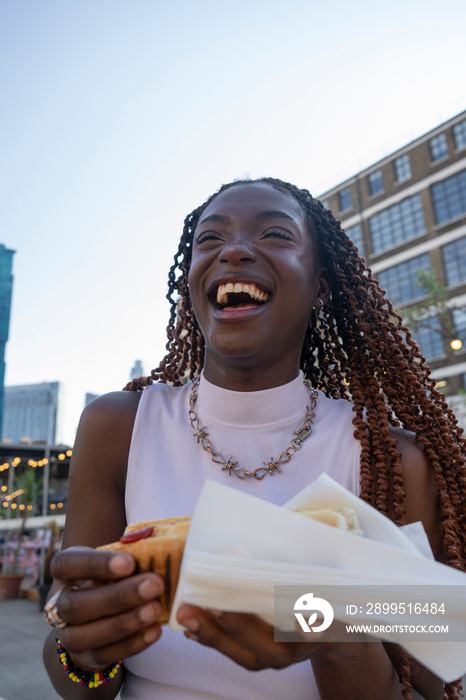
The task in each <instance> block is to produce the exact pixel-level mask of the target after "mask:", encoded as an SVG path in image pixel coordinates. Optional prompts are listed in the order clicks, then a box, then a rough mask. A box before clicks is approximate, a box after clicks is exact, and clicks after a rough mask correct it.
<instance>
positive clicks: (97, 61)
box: [0, 0, 466, 444]
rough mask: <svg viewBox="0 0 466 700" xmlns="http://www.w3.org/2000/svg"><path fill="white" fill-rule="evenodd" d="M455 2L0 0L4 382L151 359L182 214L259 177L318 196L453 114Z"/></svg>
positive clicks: (460, 69) (461, 105)
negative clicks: (7, 286)
mask: <svg viewBox="0 0 466 700" xmlns="http://www.w3.org/2000/svg"><path fill="white" fill-rule="evenodd" d="M465 28H466V3H464V2H463V1H462V0H444V2H442V3H439V2H438V1H437V0H435V1H433V0H424V1H423V2H420V1H418V0H392V1H391V2H390V3H374V2H368V1H366V2H361V1H358V0H355V1H354V2H352V3H348V2H342V1H340V0H336V1H334V2H332V0H327V2H325V3H324V2H315V1H314V0H307V1H304V0H287V2H286V3H285V2H283V1H282V0H281V1H280V2H278V1H276V0H235V2H231V1H230V0H228V1H222V0H196V2H194V1H188V0H178V1H174V2H166V1H164V2H162V1H160V0H66V1H65V0H1V2H0V94H1V102H2V109H1V110H0V163H1V168H0V222H1V223H0V225H1V229H0V231H1V233H0V243H3V244H4V245H6V246H7V247H8V248H12V249H14V250H15V251H16V253H15V255H14V263H13V274H14V288H13V300H12V309H11V322H10V338H9V341H8V343H7V350H6V363H7V366H6V377H5V384H6V386H11V385H17V384H26V383H36V382H43V381H60V382H61V383H62V385H63V395H62V408H61V416H60V427H59V433H58V436H57V437H58V439H59V440H61V441H63V442H65V443H67V444H72V443H73V441H74V437H75V432H76V427H77V424H78V421H79V416H80V413H81V411H82V409H83V407H84V397H85V394H86V392H92V393H96V394H101V393H104V392H108V391H115V390H120V389H121V388H122V386H123V385H124V384H125V383H126V382H127V381H128V379H129V372H130V369H131V367H132V366H133V364H134V361H135V360H136V359H140V360H141V361H142V363H143V367H144V370H145V373H147V374H148V373H149V372H150V370H151V369H152V368H153V367H155V366H157V364H158V362H159V361H160V359H161V358H162V356H163V354H164V347H165V343H166V332H165V329H166V325H167V321H168V312H169V306H168V302H167V301H166V300H165V294H166V290H167V273H168V268H169V266H170V265H171V262H172V259H173V255H174V253H175V251H176V248H177V243H178V239H179V236H180V235H181V231H182V226H183V220H184V217H185V216H186V215H187V214H188V213H189V212H190V211H191V210H192V209H194V208H195V207H197V206H198V205H199V204H201V203H202V202H203V201H204V200H205V199H206V198H207V197H208V196H210V195H211V194H212V193H213V192H215V191H216V190H217V189H218V188H219V187H220V185H221V184H222V183H224V182H229V181H231V180H233V179H235V178H240V177H244V176H249V177H260V176H264V175H271V176H274V177H279V178H281V179H283V180H288V181H290V182H293V183H294V184H296V185H298V186H299V187H305V188H307V189H309V190H310V191H311V192H312V193H313V194H314V195H315V196H318V195H319V194H321V193H322V192H324V191H325V190H326V189H329V188H330V187H333V186H335V185H337V184H338V183H340V182H342V181H343V180H345V179H346V178H348V177H350V176H351V175H353V174H354V173H356V172H358V171H359V170H361V169H363V168H365V167H367V166H369V165H370V164H371V163H373V162H375V161H377V160H379V159H380V158H383V157H384V156H386V155H388V154H389V153H391V152H393V151H394V150H396V149H397V148H400V147H402V146H403V145H405V144H406V143H409V142H410V141H411V140H413V139H415V138H417V137H418V136H420V135H422V134H423V133H425V132H426V131H428V130H430V129H432V128H435V127H436V126H437V125H438V124H440V123H441V122H443V121H446V120H447V119H449V118H450V117H452V116H454V115H455V114H457V113H459V112H461V111H462V110H464V109H465V107H466V81H465V80H464V66H465V65H466V42H465V41H464V35H465Z"/></svg>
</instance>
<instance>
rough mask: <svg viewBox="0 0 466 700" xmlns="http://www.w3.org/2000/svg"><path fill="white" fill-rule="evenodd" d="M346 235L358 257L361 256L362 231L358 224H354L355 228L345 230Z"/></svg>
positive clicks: (362, 251)
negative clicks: (356, 250) (355, 249)
mask: <svg viewBox="0 0 466 700" xmlns="http://www.w3.org/2000/svg"><path fill="white" fill-rule="evenodd" d="M346 235H347V236H348V238H351V240H352V241H353V243H354V245H355V246H356V248H357V249H358V251H359V255H361V256H363V255H364V246H363V243H362V231H361V226H360V224H356V225H355V226H350V228H347V229H346Z"/></svg>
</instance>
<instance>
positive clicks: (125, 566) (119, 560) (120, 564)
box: [108, 554, 131, 576]
mask: <svg viewBox="0 0 466 700" xmlns="http://www.w3.org/2000/svg"><path fill="white" fill-rule="evenodd" d="M108 568H109V569H110V571H111V572H112V573H113V574H116V575H117V576H127V575H128V574H129V573H130V572H131V559H130V558H129V557H128V556H127V555H126V554H115V556H114V557H112V558H111V559H110V561H109V564H108Z"/></svg>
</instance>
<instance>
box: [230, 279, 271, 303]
mask: <svg viewBox="0 0 466 700" xmlns="http://www.w3.org/2000/svg"><path fill="white" fill-rule="evenodd" d="M241 292H243V294H249V296H250V297H251V298H252V299H255V300H256V301H267V299H269V298H270V294H269V293H268V292H263V291H262V290H261V289H259V287H256V285H255V284H245V283H243V282H235V283H234V284H233V282H227V284H220V285H219V286H218V289H217V304H221V305H222V306H225V304H226V303H227V302H228V295H229V294H233V293H234V294H241Z"/></svg>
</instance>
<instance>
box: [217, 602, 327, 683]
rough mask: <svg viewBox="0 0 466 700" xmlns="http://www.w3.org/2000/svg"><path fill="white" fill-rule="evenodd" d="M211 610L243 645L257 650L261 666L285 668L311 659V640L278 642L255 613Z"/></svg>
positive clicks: (266, 624) (256, 653) (222, 626)
mask: <svg viewBox="0 0 466 700" xmlns="http://www.w3.org/2000/svg"><path fill="white" fill-rule="evenodd" d="M208 612H210V614H211V615H213V616H214V618H215V619H216V622H217V624H218V625H219V626H220V627H221V628H222V629H223V630H224V632H225V633H226V634H227V635H228V636H229V637H231V638H233V639H234V640H235V641H236V642H237V643H238V644H239V646H240V647H241V648H247V649H249V650H250V651H251V652H252V653H254V655H255V657H256V659H257V660H258V662H259V663H260V667H261V668H276V669H278V668H284V667H286V666H289V665H290V664H293V663H297V662H299V661H302V660H304V659H307V658H309V656H310V655H311V653H312V648H313V645H312V644H309V643H303V642H296V641H294V642H276V641H275V639H274V628H273V627H272V626H271V625H269V624H268V623H267V622H264V620H261V619H260V618H259V617H257V616H256V615H249V614H244V613H233V612H223V611H221V610H212V609H211V610H208ZM309 641H310V640H309V639H307V640H306V642H309Z"/></svg>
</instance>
